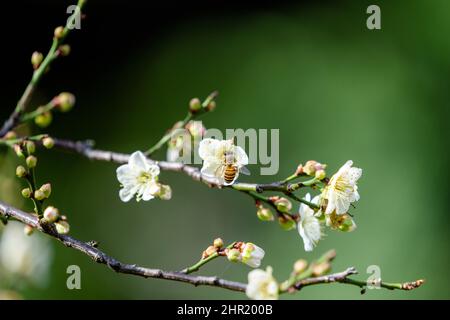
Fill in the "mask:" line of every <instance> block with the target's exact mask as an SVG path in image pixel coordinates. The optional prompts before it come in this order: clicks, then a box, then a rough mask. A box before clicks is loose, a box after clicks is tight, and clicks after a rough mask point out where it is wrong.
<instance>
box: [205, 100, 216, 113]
mask: <svg viewBox="0 0 450 320" xmlns="http://www.w3.org/2000/svg"><path fill="white" fill-rule="evenodd" d="M215 108H216V102H215V101H214V100H213V101H210V102H209V103H208V105H207V106H206V110H208V111H214V109H215Z"/></svg>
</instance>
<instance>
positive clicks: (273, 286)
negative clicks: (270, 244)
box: [245, 267, 278, 300]
mask: <svg viewBox="0 0 450 320" xmlns="http://www.w3.org/2000/svg"><path fill="white" fill-rule="evenodd" d="M245 293H246V294H247V297H249V298H250V299H253V300H277V299H278V282H277V281H276V280H275V278H274V277H273V276H272V268H271V267H267V269H266V271H264V270H261V269H256V270H252V271H250V272H249V274H248V285H247V289H246V290H245Z"/></svg>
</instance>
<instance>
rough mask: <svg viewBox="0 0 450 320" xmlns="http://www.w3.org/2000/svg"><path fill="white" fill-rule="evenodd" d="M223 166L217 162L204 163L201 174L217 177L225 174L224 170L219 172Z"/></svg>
mask: <svg viewBox="0 0 450 320" xmlns="http://www.w3.org/2000/svg"><path fill="white" fill-rule="evenodd" d="M221 166H222V164H220V163H217V162H208V161H204V162H203V167H202V169H201V170H200V172H201V174H203V175H205V176H207V177H217V176H221V175H222V174H223V172H222V170H219V169H220V167H221Z"/></svg>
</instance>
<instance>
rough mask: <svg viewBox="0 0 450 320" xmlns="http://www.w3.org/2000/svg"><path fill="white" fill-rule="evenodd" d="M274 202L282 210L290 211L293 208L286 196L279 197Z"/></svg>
mask: <svg viewBox="0 0 450 320" xmlns="http://www.w3.org/2000/svg"><path fill="white" fill-rule="evenodd" d="M274 204H275V206H276V207H277V210H278V211H280V212H284V213H288V212H289V211H291V209H292V203H291V202H290V201H289V200H288V199H286V198H279V199H277V200H275V202H274Z"/></svg>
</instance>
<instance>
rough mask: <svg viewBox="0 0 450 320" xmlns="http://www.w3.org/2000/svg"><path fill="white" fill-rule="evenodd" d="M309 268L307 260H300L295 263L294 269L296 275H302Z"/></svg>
mask: <svg viewBox="0 0 450 320" xmlns="http://www.w3.org/2000/svg"><path fill="white" fill-rule="evenodd" d="M307 267H308V262H307V261H306V260H305V259H299V260H297V261H295V263H294V268H293V269H294V272H295V273H296V274H300V273H302V272H303V271H305V270H306V268H307Z"/></svg>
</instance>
